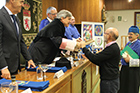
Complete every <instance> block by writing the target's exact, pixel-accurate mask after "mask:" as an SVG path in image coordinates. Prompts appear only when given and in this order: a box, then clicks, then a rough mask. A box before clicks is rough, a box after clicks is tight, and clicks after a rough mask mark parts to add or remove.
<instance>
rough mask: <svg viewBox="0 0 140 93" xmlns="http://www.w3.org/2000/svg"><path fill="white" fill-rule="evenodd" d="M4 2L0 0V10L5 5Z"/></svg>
mask: <svg viewBox="0 0 140 93" xmlns="http://www.w3.org/2000/svg"><path fill="white" fill-rule="evenodd" d="M5 2H6V0H0V9H1V8H2V6H4V5H5Z"/></svg>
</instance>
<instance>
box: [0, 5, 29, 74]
mask: <svg viewBox="0 0 140 93" xmlns="http://www.w3.org/2000/svg"><path fill="white" fill-rule="evenodd" d="M16 19H17V23H18V26H19V35H17V32H16V28H15V26H14V23H13V22H12V20H11V18H10V15H9V14H8V12H7V10H6V9H5V8H4V7H3V8H2V9H1V10H0V69H2V68H3V67H5V66H8V69H9V71H10V72H11V73H15V72H16V71H17V70H18V68H19V65H20V62H19V60H20V53H22V55H23V56H24V58H25V59H26V60H30V59H31V56H30V55H29V52H28V51H27V47H26V45H25V43H24V41H23V37H22V30H21V25H20V22H19V19H18V18H17V17H16Z"/></svg>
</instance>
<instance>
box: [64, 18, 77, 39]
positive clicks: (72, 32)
mask: <svg viewBox="0 0 140 93" xmlns="http://www.w3.org/2000/svg"><path fill="white" fill-rule="evenodd" d="M74 25H75V18H74V17H73V16H72V17H71V20H70V24H69V26H68V27H65V28H66V32H65V36H66V37H67V39H71V40H72V39H73V38H75V39H77V38H80V34H79V32H78V30H77V28H76V27H75V26H74Z"/></svg>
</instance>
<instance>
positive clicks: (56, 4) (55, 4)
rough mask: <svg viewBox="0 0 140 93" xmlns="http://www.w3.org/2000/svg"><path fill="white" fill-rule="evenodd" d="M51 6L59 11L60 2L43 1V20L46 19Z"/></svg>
mask: <svg viewBox="0 0 140 93" xmlns="http://www.w3.org/2000/svg"><path fill="white" fill-rule="evenodd" d="M50 6H54V7H55V8H56V9H58V0H42V19H45V18H46V17H47V16H46V9H47V8H48V7H50Z"/></svg>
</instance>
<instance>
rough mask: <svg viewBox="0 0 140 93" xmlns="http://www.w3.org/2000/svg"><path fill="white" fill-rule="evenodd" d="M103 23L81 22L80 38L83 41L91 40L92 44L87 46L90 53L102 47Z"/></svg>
mask: <svg viewBox="0 0 140 93" xmlns="http://www.w3.org/2000/svg"><path fill="white" fill-rule="evenodd" d="M103 35H104V23H100V22H82V26H81V38H82V39H83V40H84V41H88V40H90V39H93V40H94V42H93V43H91V44H89V45H87V48H89V49H90V50H91V51H93V52H94V51H95V50H97V49H102V48H103V47H104V37H103Z"/></svg>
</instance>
